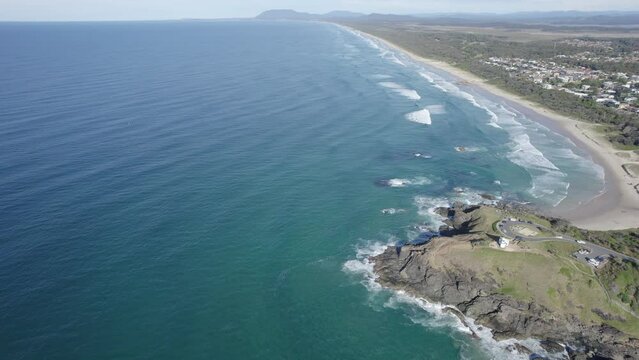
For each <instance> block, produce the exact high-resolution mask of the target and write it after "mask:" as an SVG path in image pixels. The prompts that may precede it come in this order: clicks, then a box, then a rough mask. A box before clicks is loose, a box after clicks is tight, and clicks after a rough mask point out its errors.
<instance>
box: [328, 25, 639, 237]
mask: <svg viewBox="0 0 639 360" xmlns="http://www.w3.org/2000/svg"><path fill="white" fill-rule="evenodd" d="M339 26H344V25H339ZM344 27H345V28H347V29H349V30H351V31H356V32H358V33H360V34H362V35H364V36H368V37H370V38H371V39H374V40H376V41H379V42H381V43H382V44H384V45H386V46H387V47H389V48H391V49H394V50H397V51H400V52H402V53H404V54H406V55H407V56H408V57H410V58H411V59H412V60H414V61H416V62H418V63H420V64H423V65H426V66H428V67H432V68H434V69H436V70H439V71H442V72H444V73H446V74H447V75H450V76H452V77H453V78H456V79H457V80H458V81H461V82H464V85H465V86H469V87H471V88H474V89H475V90H480V93H482V92H483V93H486V94H487V95H489V96H493V97H496V98H497V99H498V100H501V101H504V102H505V103H506V104H507V105H509V106H511V107H513V108H515V109H516V110H517V111H519V112H522V113H523V114H524V115H526V116H527V117H529V118H530V119H531V120H533V121H536V122H539V123H541V124H542V125H544V126H547V127H549V128H550V129H551V130H554V131H556V132H558V133H559V134H561V135H564V136H566V137H568V138H569V139H570V140H571V141H573V142H574V143H575V145H576V146H577V147H579V148H581V149H583V150H586V152H587V153H588V154H589V155H590V156H591V157H592V160H593V161H594V162H595V163H596V164H598V165H600V166H601V167H602V168H603V169H604V189H603V190H602V192H601V193H600V194H599V195H597V196H596V197H594V198H593V199H591V200H589V201H588V202H586V203H585V204H582V205H580V206H578V207H577V208H573V209H565V210H558V209H550V210H549V212H550V213H551V215H555V216H560V217H563V218H566V219H567V220H569V221H570V222H572V223H573V224H574V225H575V226H578V227H581V228H584V229H587V230H621V229H627V228H636V227H639V190H637V189H636V187H638V186H639V178H637V177H632V176H630V175H629V174H628V173H627V172H626V171H625V169H624V168H623V165H624V164H627V163H633V162H634V163H637V164H639V155H638V154H635V153H633V152H632V151H624V150H618V149H615V148H614V147H613V146H612V144H611V143H610V142H609V141H608V140H607V139H605V138H604V137H603V136H601V134H599V133H597V132H596V131H595V130H594V128H595V127H596V126H597V125H596V124H589V123H586V122H583V121H579V120H576V119H574V118H570V117H568V116H565V115H561V114H558V113H556V112H554V111H552V110H550V109H546V108H544V107H543V106H541V105H539V104H537V103H534V102H532V101H530V100H526V99H524V98H522V97H520V96H518V95H516V94H513V93H510V92H508V91H506V90H503V89H501V88H499V87H497V86H495V85H492V84H489V83H488V82H487V81H486V80H484V79H482V78H480V77H478V76H477V75H474V74H472V73H469V72H467V71H465V70H462V69H459V68H456V67H454V66H452V65H450V64H448V63H445V62H443V61H438V60H433V59H428V58H424V57H422V56H419V55H416V54H414V53H413V52H411V51H410V50H407V49H405V48H402V47H401V46H398V45H395V44H393V43H391V42H389V41H387V40H385V39H382V38H379V37H377V36H375V35H371V34H368V33H365V32H363V31H360V30H357V29H353V28H350V27H347V26H344ZM486 94H482V95H486ZM619 153H624V154H627V155H626V156H628V157H627V158H622V157H620V156H619V155H617V154H619Z"/></svg>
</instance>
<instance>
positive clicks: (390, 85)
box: [379, 81, 422, 100]
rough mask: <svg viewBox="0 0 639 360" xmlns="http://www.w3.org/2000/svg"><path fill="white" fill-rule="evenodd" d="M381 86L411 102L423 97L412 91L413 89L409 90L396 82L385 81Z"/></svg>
mask: <svg viewBox="0 0 639 360" xmlns="http://www.w3.org/2000/svg"><path fill="white" fill-rule="evenodd" d="M379 85H381V86H382V87H385V88H387V89H391V90H392V91H394V92H395V93H397V94H399V95H401V96H403V97H405V98H407V99H410V100H420V99H421V98H422V97H421V96H420V95H419V94H418V93H417V91H415V90H412V89H407V88H405V87H403V86H402V85H399V84H397V83H394V82H390V81H383V82H380V83H379Z"/></svg>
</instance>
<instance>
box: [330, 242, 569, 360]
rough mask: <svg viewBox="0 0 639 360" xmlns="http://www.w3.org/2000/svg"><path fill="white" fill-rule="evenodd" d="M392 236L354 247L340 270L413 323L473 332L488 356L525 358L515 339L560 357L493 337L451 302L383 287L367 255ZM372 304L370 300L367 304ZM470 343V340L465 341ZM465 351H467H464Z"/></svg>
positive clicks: (470, 351) (532, 341) (531, 342)
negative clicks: (459, 313)
mask: <svg viewBox="0 0 639 360" xmlns="http://www.w3.org/2000/svg"><path fill="white" fill-rule="evenodd" d="M396 241H397V240H396V239H393V238H391V239H389V241H386V242H380V241H376V242H371V241H367V242H365V243H363V244H361V245H360V246H358V247H357V248H356V255H355V259H351V260H348V261H346V262H345V263H344V265H343V266H342V270H343V271H344V272H345V273H347V274H351V275H354V276H358V277H361V280H360V283H361V284H362V285H364V286H365V287H366V289H368V290H369V291H370V292H371V294H372V295H375V296H387V295H385V294H389V295H390V296H389V297H388V298H385V300H384V303H383V306H384V307H386V308H390V309H396V310H403V311H405V314H406V316H407V317H408V318H409V319H410V320H411V321H412V322H413V323H415V324H418V325H421V326H424V327H427V328H449V329H452V330H455V331H457V332H458V333H460V334H462V335H466V336H469V335H471V334H473V333H474V334H475V335H477V337H478V338H479V340H480V341H479V347H480V348H481V349H482V350H483V351H484V352H486V353H487V354H490V355H491V358H492V359H496V360H502V359H503V360H505V359H522V360H523V359H528V358H529V357H528V355H526V354H520V353H517V352H516V351H514V350H513V346H512V345H514V344H515V343H519V344H522V345H524V346H525V347H527V348H528V349H530V350H532V351H533V352H534V353H537V354H539V355H542V356H547V357H548V358H550V359H561V358H564V356H565V355H566V354H565V353H563V354H552V355H551V354H548V353H546V351H545V350H544V349H543V348H542V347H541V345H540V343H539V341H538V340H535V339H527V340H515V339H508V340H500V341H497V340H495V339H494V338H493V336H492V331H491V329H489V328H486V327H484V326H480V325H477V324H476V323H475V321H474V320H473V319H470V318H465V319H464V321H465V323H464V322H462V320H461V319H460V318H459V317H457V316H456V315H454V314H451V313H449V312H447V311H446V308H452V309H455V308H454V307H451V306H445V305H442V304H438V303H434V302H430V301H428V300H426V299H423V298H418V297H414V296H411V295H409V294H407V293H406V292H404V291H401V290H400V291H393V290H390V289H385V288H383V287H382V286H381V285H380V284H379V283H378V282H377V279H378V275H377V274H375V272H374V266H375V264H374V262H373V261H372V260H370V258H372V257H375V256H377V255H380V254H382V253H383V252H384V251H385V250H386V248H387V247H388V246H394V245H395V243H396ZM373 305H374V304H373V303H372V302H371V306H373ZM468 344H470V343H468ZM474 351H476V350H475V349H472V348H471V349H462V354H460V355H462V357H466V356H469V357H473V355H474ZM466 352H468V353H467V354H466Z"/></svg>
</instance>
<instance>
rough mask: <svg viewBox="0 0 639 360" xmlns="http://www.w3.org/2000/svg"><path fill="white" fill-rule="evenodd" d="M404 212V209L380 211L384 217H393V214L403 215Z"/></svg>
mask: <svg viewBox="0 0 639 360" xmlns="http://www.w3.org/2000/svg"><path fill="white" fill-rule="evenodd" d="M405 211H406V210H405V209H395V208H386V209H382V210H380V212H381V213H382V214H386V215H395V214H399V213H403V212H405Z"/></svg>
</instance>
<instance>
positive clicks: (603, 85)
mask: <svg viewBox="0 0 639 360" xmlns="http://www.w3.org/2000/svg"><path fill="white" fill-rule="evenodd" d="M572 41H576V42H579V44H581V43H582V42H584V41H583V40H572ZM586 43H588V44H590V45H591V46H605V42H604V45H601V44H599V42H586ZM595 44H599V45H595ZM566 59H568V60H571V62H572V63H579V62H585V63H591V62H605V63H626V62H637V61H639V51H634V52H632V53H629V54H624V55H617V56H612V55H611V56H602V55H595V54H593V53H592V52H590V51H584V52H580V53H577V54H572V55H564V54H560V55H557V56H555V58H554V59H543V60H535V59H525V58H517V57H490V58H488V59H487V60H484V63H485V64H487V65H491V66H495V67H498V68H501V69H502V70H505V71H507V72H508V73H509V74H510V76H515V77H520V78H523V79H525V80H528V81H531V82H533V83H534V84H537V85H538V86H541V87H542V88H544V89H547V90H552V89H557V90H560V91H564V92H566V93H569V94H572V95H574V96H576V97H579V98H582V99H589V100H592V101H594V102H595V103H597V104H601V105H604V106H608V107H612V108H616V109H618V110H621V111H626V112H631V113H635V114H639V75H637V74H629V73H625V72H615V73H613V72H606V71H602V70H596V69H592V68H590V67H586V66H571V65H567V64H565V63H563V62H562V60H566Z"/></svg>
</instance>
